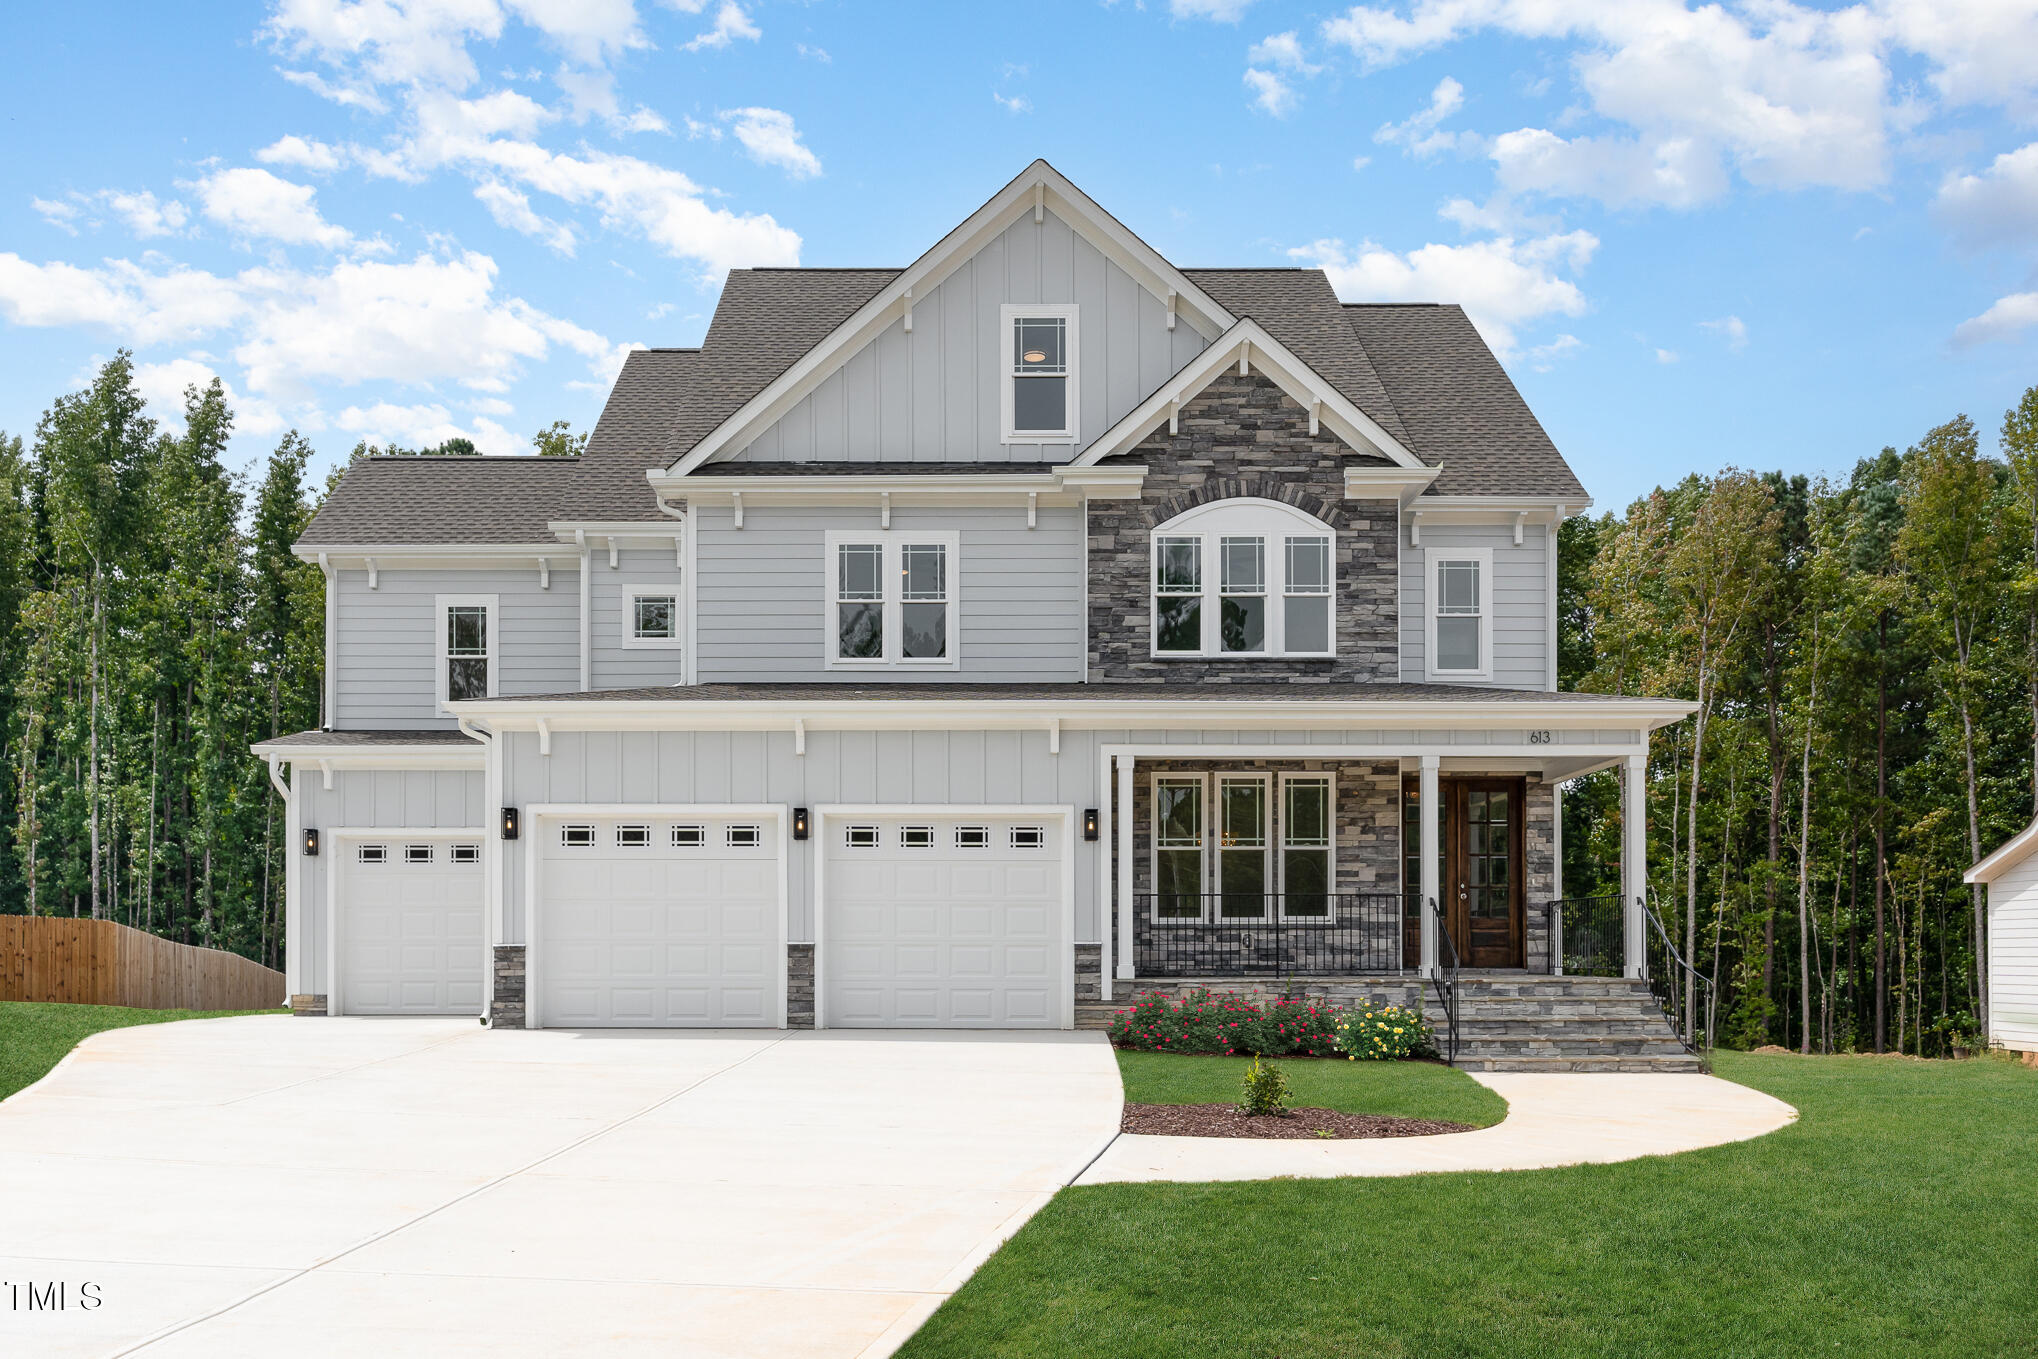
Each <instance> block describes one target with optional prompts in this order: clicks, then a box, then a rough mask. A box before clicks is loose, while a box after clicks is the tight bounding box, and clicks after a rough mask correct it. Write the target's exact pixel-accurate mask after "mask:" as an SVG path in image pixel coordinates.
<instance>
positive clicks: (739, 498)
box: [729, 491, 743, 528]
mask: <svg viewBox="0 0 2038 1359" xmlns="http://www.w3.org/2000/svg"><path fill="white" fill-rule="evenodd" d="M729 500H730V503H731V504H733V505H734V506H735V507H736V510H735V513H736V527H737V528H742V527H743V493H742V492H741V491H733V492H731V493H730V495H729Z"/></svg>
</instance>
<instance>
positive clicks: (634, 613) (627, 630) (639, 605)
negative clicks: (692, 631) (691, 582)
mask: <svg viewBox="0 0 2038 1359" xmlns="http://www.w3.org/2000/svg"><path fill="white" fill-rule="evenodd" d="M622 641H623V645H624V646H625V647H676V646H678V645H679V644H680V630H679V592H678V591H677V590H675V589H674V588H672V587H671V586H669V585H626V586H624V587H623V638H622Z"/></svg>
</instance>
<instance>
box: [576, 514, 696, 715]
mask: <svg viewBox="0 0 2038 1359" xmlns="http://www.w3.org/2000/svg"><path fill="white" fill-rule="evenodd" d="M591 562H592V565H591V567H590V569H589V571H588V587H589V600H588V602H589V606H590V607H589V609H588V642H589V648H588V654H589V659H588V669H589V678H590V680H591V682H592V685H593V687H594V688H596V689H636V688H644V687H649V686H653V685H659V684H678V683H679V682H680V681H681V679H682V678H684V672H683V669H682V658H683V656H684V652H683V651H682V650H681V648H679V647H676V646H675V647H628V646H625V645H623V639H624V637H625V636H626V629H628V628H629V627H631V626H632V622H633V620H632V619H631V618H630V617H629V616H628V615H627V614H626V613H625V611H624V607H623V602H624V595H625V594H626V593H627V592H630V591H633V590H637V589H647V590H664V591H670V592H671V593H672V594H673V595H675V596H678V597H679V599H680V607H681V609H682V610H684V608H685V596H686V592H685V591H684V590H683V589H682V588H681V582H680V570H679V564H678V561H677V559H676V558H675V556H674V555H673V551H672V549H671V548H669V547H668V548H655V549H645V548H624V549H622V550H620V551H618V552H617V553H616V564H615V566H613V567H611V566H610V565H609V559H608V554H607V553H606V552H602V551H597V552H596V553H594V555H593V557H592V558H591ZM553 588H554V589H557V588H558V585H557V583H556V582H555V583H554V585H553ZM680 621H681V635H682V636H684V635H685V618H684V616H683V614H682V617H681V620H680ZM564 687H566V688H568V689H577V688H579V687H580V681H579V679H578V678H575V679H574V680H573V681H572V682H571V683H569V684H567V685H566V686H564Z"/></svg>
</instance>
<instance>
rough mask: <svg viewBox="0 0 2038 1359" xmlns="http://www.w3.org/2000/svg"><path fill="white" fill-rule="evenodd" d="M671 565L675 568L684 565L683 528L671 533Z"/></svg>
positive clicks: (684, 536)
mask: <svg viewBox="0 0 2038 1359" xmlns="http://www.w3.org/2000/svg"><path fill="white" fill-rule="evenodd" d="M672 565H673V568H674V569H675V570H678V569H680V568H683V567H685V565H686V533H685V532H684V531H683V530H682V531H681V532H679V533H675V534H673V535H672Z"/></svg>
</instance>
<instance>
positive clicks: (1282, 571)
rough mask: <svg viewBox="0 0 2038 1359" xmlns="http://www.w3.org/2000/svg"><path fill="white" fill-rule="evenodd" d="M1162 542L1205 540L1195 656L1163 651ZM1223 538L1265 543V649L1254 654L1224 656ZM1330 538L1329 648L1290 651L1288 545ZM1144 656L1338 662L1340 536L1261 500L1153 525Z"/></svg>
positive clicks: (1224, 504)
mask: <svg viewBox="0 0 2038 1359" xmlns="http://www.w3.org/2000/svg"><path fill="white" fill-rule="evenodd" d="M1162 538H1196V539H1199V540H1200V541H1201V543H1202V551H1201V560H1202V587H1203V588H1202V594H1203V609H1202V623H1203V637H1202V642H1203V645H1202V646H1201V648H1199V649H1198V650H1195V651H1163V650H1161V649H1160V596H1159V594H1158V589H1159V586H1160V551H1159V548H1158V546H1157V543H1158V540H1160V539H1162ZM1226 538H1260V539H1263V540H1264V542H1265V553H1264V560H1265V563H1266V595H1265V598H1266V601H1267V633H1266V640H1267V645H1266V647H1265V648H1264V649H1262V650H1259V651H1225V650H1224V649H1223V647H1222V636H1221V632H1220V628H1221V622H1220V620H1221V618H1222V609H1223V591H1224V580H1223V566H1224V563H1223V554H1222V543H1223V540H1224V539H1226ZM1290 538H1328V539H1330V594H1329V595H1328V596H1327V598H1328V599H1329V601H1330V603H1329V608H1330V650H1328V651H1290V650H1288V649H1287V637H1286V631H1287V605H1286V600H1287V592H1288V540H1289V539H1290ZM1146 555H1147V575H1146V596H1147V654H1148V655H1149V656H1151V657H1152V658H1153V659H1155V660H1161V661H1164V660H1233V661H1265V660H1335V659H1336V658H1337V634H1338V626H1337V623H1338V609H1337V602H1338V560H1339V556H1338V532H1337V530H1336V529H1334V528H1332V527H1331V526H1330V525H1329V524H1326V523H1324V522H1323V521H1322V520H1321V519H1318V518H1316V517H1315V516H1314V515H1311V514H1305V513H1304V512H1303V511H1301V510H1298V509H1296V508H1295V507H1294V506H1293V505H1284V504H1282V503H1281V502H1280V501H1278V500H1263V499H1260V498H1258V497H1251V496H1248V497H1237V498H1233V499H1230V500H1213V501H1211V502H1210V503H1209V504H1207V505H1198V506H1197V507H1196V508H1195V509H1193V510H1186V511H1184V512H1183V513H1181V514H1178V515H1176V516H1175V517H1174V518H1173V519H1170V520H1168V521H1167V522H1166V523H1165V524H1160V525H1157V526H1156V527H1155V528H1154V530H1153V531H1152V532H1151V533H1149V534H1148V535H1147V551H1146Z"/></svg>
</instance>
